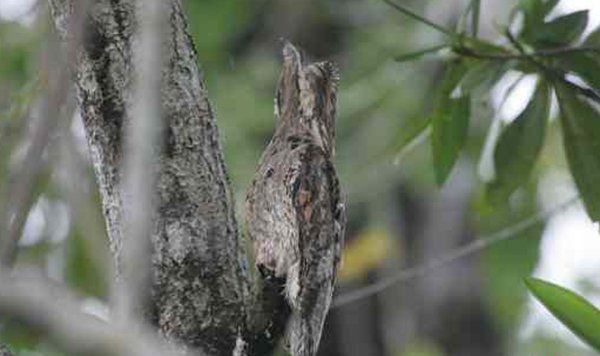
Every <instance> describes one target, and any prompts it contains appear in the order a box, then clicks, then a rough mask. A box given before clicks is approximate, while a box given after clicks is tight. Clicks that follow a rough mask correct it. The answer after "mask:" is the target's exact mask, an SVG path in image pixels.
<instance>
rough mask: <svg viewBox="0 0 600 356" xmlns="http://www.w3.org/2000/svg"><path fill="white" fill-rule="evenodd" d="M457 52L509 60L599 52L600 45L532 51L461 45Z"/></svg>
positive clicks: (481, 57) (479, 57) (463, 54)
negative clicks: (487, 49)
mask: <svg viewBox="0 0 600 356" xmlns="http://www.w3.org/2000/svg"><path fill="white" fill-rule="evenodd" d="M454 52H455V53H456V54H459V55H462V56H465V57H472V58H478V59H490V60H502V61H503V60H508V59H530V58H531V57H559V56H563V55H567V54H572V53H579V52H599V53H600V47H595V46H581V47H561V48H549V49H541V50H538V51H535V52H532V53H481V52H477V51H474V50H473V49H471V48H468V47H463V46H459V47H456V48H454Z"/></svg>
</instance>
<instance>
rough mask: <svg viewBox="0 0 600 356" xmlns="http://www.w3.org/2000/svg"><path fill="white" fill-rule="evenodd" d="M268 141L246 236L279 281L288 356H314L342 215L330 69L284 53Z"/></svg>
mask: <svg viewBox="0 0 600 356" xmlns="http://www.w3.org/2000/svg"><path fill="white" fill-rule="evenodd" d="M283 56H284V63H283V71H282V74H281V78H280V81H279V87H278V89H277V98H276V103H275V116H276V117H277V124H276V129H275V134H274V135H273V138H272V139H271V141H270V143H269V145H268V147H267V148H266V150H265V152H264V153H263V155H262V157H261V161H260V164H259V167H258V170H257V172H256V176H255V179H254V182H253V183H252V186H251V188H250V190H249V192H248V197H247V200H246V211H247V214H246V217H247V226H248V233H249V236H250V238H251V239H252V241H253V243H254V248H255V253H256V264H257V266H258V267H259V269H260V270H261V272H262V273H267V274H271V275H272V276H273V277H276V278H281V279H282V280H284V281H285V296H284V297H285V299H286V301H287V302H288V303H289V306H290V308H291V317H290V321H289V325H288V331H287V336H288V341H289V346H290V351H291V352H292V355H293V356H308V355H314V354H315V353H316V351H317V347H318V344H319V338H320V335H321V330H322V327H323V322H324V320H325V315H326V314H327V310H328V309H329V304H330V302H331V296H332V293H333V284H334V281H335V274H336V270H337V267H338V264H339V261H340V254H341V246H342V242H343V235H344V226H345V211H344V208H343V204H342V201H341V198H340V189H339V182H338V179H337V175H336V172H335V168H334V166H333V163H332V158H333V154H334V144H335V115H336V113H335V110H336V91H337V81H338V75H337V69H336V67H335V66H334V65H333V64H332V63H330V62H320V63H312V64H304V63H303V60H302V56H301V55H300V53H299V52H298V50H296V48H294V47H293V46H292V45H291V44H289V43H287V44H286V45H285V46H284V49H283Z"/></svg>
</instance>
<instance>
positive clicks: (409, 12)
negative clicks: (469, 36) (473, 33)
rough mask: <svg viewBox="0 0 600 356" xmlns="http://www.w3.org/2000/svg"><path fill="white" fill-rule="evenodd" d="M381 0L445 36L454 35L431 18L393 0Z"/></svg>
mask: <svg viewBox="0 0 600 356" xmlns="http://www.w3.org/2000/svg"><path fill="white" fill-rule="evenodd" d="M382 1H383V2H385V3H386V4H388V5H390V6H391V7H393V8H394V9H396V10H398V11H400V12H401V13H403V14H404V15H406V16H408V17H410V18H412V19H414V20H417V21H419V22H421V23H424V24H426V25H428V26H429V27H431V28H433V29H436V30H437V31H439V32H441V33H443V34H444V35H446V36H451V37H452V36H454V35H455V34H454V32H452V31H450V30H448V29H447V28H445V27H443V26H441V25H438V24H436V23H435V22H433V21H431V20H428V19H426V18H425V17H423V16H421V15H419V14H417V13H416V12H414V11H412V10H411V9H409V8H407V7H405V6H403V5H399V4H396V3H395V2H393V1H391V0H382Z"/></svg>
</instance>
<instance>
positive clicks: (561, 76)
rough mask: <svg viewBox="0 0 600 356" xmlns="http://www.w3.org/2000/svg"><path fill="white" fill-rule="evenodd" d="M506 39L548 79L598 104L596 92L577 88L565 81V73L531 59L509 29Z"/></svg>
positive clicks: (598, 98)
mask: <svg viewBox="0 0 600 356" xmlns="http://www.w3.org/2000/svg"><path fill="white" fill-rule="evenodd" d="M506 37H507V38H508V40H509V41H510V43H511V44H512V45H513V46H514V47H515V49H516V50H517V51H519V53H521V54H522V55H523V56H524V58H526V59H527V60H528V61H529V62H530V63H531V64H533V65H534V66H536V67H537V68H539V70H540V71H542V73H545V74H546V75H547V76H548V77H549V78H550V79H553V80H558V81H560V82H562V83H564V84H566V85H567V86H569V87H571V88H572V89H574V90H575V91H577V92H578V93H579V94H581V95H583V96H585V97H587V98H589V99H591V100H594V101H596V102H598V103H600V94H599V93H598V92H597V91H596V90H593V89H590V88H584V87H582V86H579V85H577V84H575V83H573V82H571V81H570V80H567V79H566V78H565V73H564V72H563V71H561V70H559V69H556V68H551V67H548V66H547V65H545V64H544V63H541V62H540V61H538V60H537V58H535V57H532V56H531V55H530V54H528V53H527V52H526V51H525V49H524V48H523V46H522V45H521V43H520V42H519V41H517V39H516V38H515V37H514V36H513V34H512V33H511V32H510V30H509V29H507V30H506Z"/></svg>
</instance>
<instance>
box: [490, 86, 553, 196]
mask: <svg viewBox="0 0 600 356" xmlns="http://www.w3.org/2000/svg"><path fill="white" fill-rule="evenodd" d="M549 114H550V87H549V86H548V84H547V83H546V82H545V81H543V80H540V82H539V83H538V86H537V88H536V90H535V93H534V94H533V96H532V98H531V100H530V101H529V103H528V104H527V107H526V108H525V110H524V111H523V112H522V113H521V114H520V115H519V116H518V117H517V118H516V119H515V120H514V121H513V122H512V123H511V124H510V125H509V126H508V127H507V128H506V129H505V130H504V131H503V132H502V134H501V135H500V138H499V139H498V144H497V145H496V149H495V152H494V165H495V170H496V180H495V181H494V182H493V183H492V184H491V185H490V186H489V189H488V192H489V193H490V197H491V198H492V200H493V201H498V200H505V199H506V198H508V196H509V195H510V194H511V193H512V192H513V191H514V190H515V189H516V188H517V187H519V186H520V185H522V184H523V183H525V182H526V181H527V178H528V177H529V175H530V174H531V170H532V169H533V166H534V164H535V162H536V160H537V157H538V155H539V153H540V151H541V149H542V146H543V144H544V138H545V135H546V126H547V123H548V116H549Z"/></svg>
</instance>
